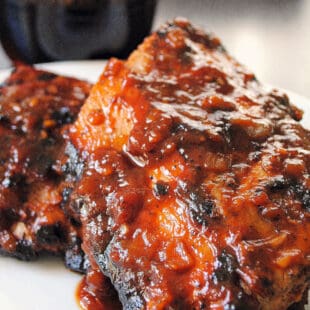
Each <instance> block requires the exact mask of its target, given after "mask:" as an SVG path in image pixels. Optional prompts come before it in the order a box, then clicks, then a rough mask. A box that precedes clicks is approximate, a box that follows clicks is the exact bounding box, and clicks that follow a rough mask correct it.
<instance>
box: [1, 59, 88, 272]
mask: <svg viewBox="0 0 310 310" xmlns="http://www.w3.org/2000/svg"><path fill="white" fill-rule="evenodd" d="M90 87H91V85H90V84H88V83H87V82H83V81H79V80H76V79H73V78H66V77H61V76H58V75H56V74H53V73H50V72H46V71H42V70H36V69H35V68H33V67H29V66H25V65H19V66H18V67H17V68H16V69H15V70H14V71H13V72H12V74H11V76H10V77H9V78H8V79H7V80H5V81H4V82H3V83H2V84H1V85H0V160H1V167H0V251H1V253H3V254H6V255H10V256H14V257H17V258H19V259H23V260H32V259H35V258H37V257H38V255H39V254H42V253H46V252H48V253H52V254H55V255H65V253H66V258H67V265H68V266H69V267H70V268H72V269H76V270H80V269H81V268H82V261H83V253H82V251H81V248H80V244H81V241H80V238H79V234H78V228H77V227H75V226H74V225H73V224H72V223H71V221H70V218H68V217H67V215H66V212H65V211H64V207H65V204H66V202H67V200H68V197H69V194H70V187H71V186H72V181H73V177H72V176H71V177H70V175H69V173H68V171H66V168H67V166H68V163H66V160H67V159H66V158H65V155H64V153H65V152H66V150H68V149H69V150H70V147H69V146H66V144H67V143H66V139H65V137H66V132H67V131H68V125H69V124H70V123H72V122H73V121H74V120H75V119H76V116H77V114H78V112H79V110H80V107H81V105H82V104H83V103H84V100H85V99H86V97H87V96H88V94H89V91H90ZM71 153H72V152H71ZM71 157H72V154H71ZM65 184H66V185H65Z"/></svg>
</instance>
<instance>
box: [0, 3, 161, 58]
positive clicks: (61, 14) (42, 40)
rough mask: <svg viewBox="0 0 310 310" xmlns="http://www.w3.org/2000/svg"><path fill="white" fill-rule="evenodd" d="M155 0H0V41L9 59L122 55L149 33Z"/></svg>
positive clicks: (124, 55) (122, 56) (125, 54)
mask: <svg viewBox="0 0 310 310" xmlns="http://www.w3.org/2000/svg"><path fill="white" fill-rule="evenodd" d="M155 6H156V0H63V1H60V0H0V39H1V42H2V45H3V47H4V49H5V50H6V52H7V54H8V55H9V57H10V58H11V59H13V60H22V61H25V62H28V63H38V62H48V61H55V60H74V59H90V58H105V57H109V56H111V55H113V56H117V57H120V58H124V57H126V56H128V54H129V53H130V52H131V51H132V50H133V49H134V48H135V47H136V46H137V44H139V43H140V42H142V40H143V38H144V37H145V36H146V35H148V34H149V32H150V29H151V26H152V20H153V16H154V11H155Z"/></svg>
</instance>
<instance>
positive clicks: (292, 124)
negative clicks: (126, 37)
mask: <svg viewBox="0 0 310 310" xmlns="http://www.w3.org/2000/svg"><path fill="white" fill-rule="evenodd" d="M301 118H302V112H301V111H299V110H298V109H297V108H296V107H294V105H292V104H291V103H290V101H289V99H288V97H287V96H286V95H285V94H282V93H281V92H279V91H276V90H268V89H266V88H265V87H263V86H262V84H260V83H259V82H258V81H257V79H256V78H255V76H254V75H253V74H252V73H251V72H249V71H248V70H247V69H245V68H244V67H243V66H242V65H240V64H239V63H238V62H237V61H235V60H234V59H233V58H232V57H231V56H230V55H229V54H228V53H227V52H226V51H225V49H224V48H223V46H222V45H221V43H220V41H219V39H217V38H216V37H214V36H212V35H209V34H206V33H204V32H203V31H201V30H199V29H196V28H194V27H193V26H191V25H190V24H189V23H188V22H187V21H185V20H181V19H178V20H176V21H174V22H173V23H170V24H167V25H165V26H163V27H161V28H160V29H159V30H158V31H157V32H155V33H154V34H152V35H151V36H150V37H148V38H147V39H146V40H145V41H144V43H143V44H142V45H140V46H139V48H138V49H137V50H136V51H135V52H133V53H132V55H131V56H130V57H129V59H128V60H127V61H120V60H117V59H111V60H110V61H109V62H108V64H107V66H106V68H105V70H104V72H103V74H102V76H101V78H100V80H99V81H98V82H97V84H96V85H95V86H94V88H93V89H92V91H91V94H90V97H89V98H88V100H87V101H86V103H85V104H84V106H83V107H82V109H81V112H80V114H79V116H78V119H77V121H76V122H75V124H74V125H73V126H72V128H71V130H70V138H71V140H72V143H73V145H74V147H75V148H76V150H77V151H78V152H79V153H80V154H82V155H80V157H81V158H82V159H83V161H84V162H85V166H84V170H83V173H82V174H81V176H80V178H79V180H78V182H77V184H76V186H75V188H74V189H73V192H72V195H71V202H70V209H72V212H73V213H75V214H78V220H79V221H81V224H82V228H81V229H82V236H83V237H82V239H83V244H82V247H83V249H84V251H85V252H86V254H87V255H88V257H89V259H90V264H91V267H92V268H93V269H94V270H97V269H98V268H100V270H101V271H102V273H103V274H104V275H106V276H108V277H109V278H110V280H111V282H112V284H113V285H114V286H115V288H116V290H117V291H118V294H119V298H120V301H121V302H122V306H123V308H124V309H287V308H288V307H289V306H290V305H292V304H293V303H295V302H298V301H300V300H301V298H302V295H303V293H304V292H305V290H306V289H307V288H308V286H309V282H308V281H309V276H310V272H309V271H310V269H309V267H310V242H309V236H310V221H309V219H310V178H309V171H310V169H309V168H310V133H309V131H307V130H306V129H304V128H303V127H302V126H301V125H300V123H299V121H300V119H301ZM90 272H91V271H90Z"/></svg>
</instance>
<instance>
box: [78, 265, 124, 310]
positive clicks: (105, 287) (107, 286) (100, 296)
mask: <svg viewBox="0 0 310 310" xmlns="http://www.w3.org/2000/svg"><path fill="white" fill-rule="evenodd" d="M76 299H77V302H78V304H79V306H80V308H81V309H83V310H119V309H122V306H121V303H120V301H119V300H118V296H117V293H116V292H115V291H114V289H113V287H112V285H111V283H110V280H109V279H108V278H107V277H105V276H104V275H103V274H102V273H101V272H100V271H99V270H95V271H94V270H92V271H90V272H89V273H88V274H87V275H86V276H84V277H83V279H82V280H81V282H80V283H79V285H78V287H77V290H76Z"/></svg>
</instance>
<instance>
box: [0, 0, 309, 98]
mask: <svg viewBox="0 0 310 310" xmlns="http://www.w3.org/2000/svg"><path fill="white" fill-rule="evenodd" d="M0 1H3V0H0ZM112 1H113V0H112ZM114 1H119V0H114ZM175 16H183V17H186V18H188V19H190V21H192V23H194V24H195V25H198V26H200V27H203V28H204V29H205V30H206V31H211V32H214V33H215V34H216V35H217V36H218V37H220V39H221V40H222V42H223V43H224V45H225V47H226V48H227V50H228V51H229V52H230V54H232V55H233V56H234V57H235V58H237V59H238V60H239V61H240V62H242V63H243V64H245V65H246V66H247V67H248V68H250V69H251V70H252V71H253V72H255V74H256V76H257V77H258V79H259V80H261V81H263V82H266V83H269V84H272V85H274V86H277V87H281V88H285V89H288V90H292V91H295V92H296V93H299V94H300V95H304V96H306V97H308V98H310V0H257V1H255V0H230V1H227V0H191V1H189V0H158V1H157V8H156V11H155V17H154V20H153V29H154V28H157V27H158V26H159V25H160V24H162V23H164V22H165V21H166V20H168V19H172V18H174V17H175ZM9 66H10V61H9V59H8V57H7V56H6V54H5V52H4V51H3V49H2V48H1V47H0V68H6V67H9Z"/></svg>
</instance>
